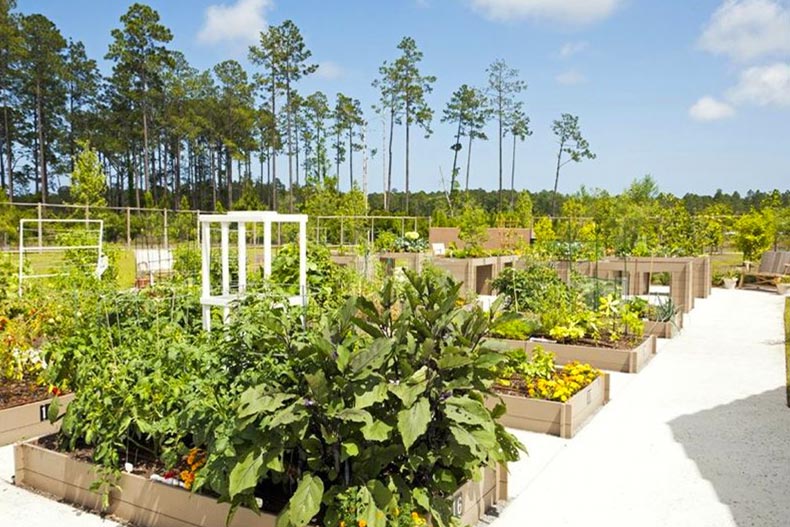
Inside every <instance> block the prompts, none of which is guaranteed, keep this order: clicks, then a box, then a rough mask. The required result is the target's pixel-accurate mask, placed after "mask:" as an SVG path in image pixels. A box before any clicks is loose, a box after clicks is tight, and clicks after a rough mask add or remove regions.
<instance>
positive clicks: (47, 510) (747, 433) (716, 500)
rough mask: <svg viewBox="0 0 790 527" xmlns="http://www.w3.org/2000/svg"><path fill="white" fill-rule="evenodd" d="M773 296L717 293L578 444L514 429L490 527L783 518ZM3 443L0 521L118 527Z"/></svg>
mask: <svg viewBox="0 0 790 527" xmlns="http://www.w3.org/2000/svg"><path fill="white" fill-rule="evenodd" d="M782 305H783V300H782V298H781V297H779V296H778V295H772V294H769V293H763V292H756V291H725V290H721V289H717V290H714V291H713V295H712V296H711V297H710V298H709V299H706V300H698V301H697V304H696V306H697V307H696V308H695V309H694V311H693V312H692V313H691V314H690V315H688V316H687V319H686V324H685V329H684V330H683V332H682V333H681V335H680V336H679V337H677V338H675V339H673V340H671V341H660V344H659V355H658V356H657V357H656V358H655V359H653V361H652V363H651V364H650V365H648V367H647V368H646V369H645V370H643V371H642V372H641V373H639V374H638V375H626V374H613V376H612V377H613V378H612V392H611V393H612V401H611V402H610V403H609V404H608V405H607V406H606V407H605V408H604V409H603V410H601V411H600V412H599V413H598V415H596V416H595V418H594V419H593V420H592V421H590V423H588V425H587V426H586V427H585V428H584V429H583V430H582V431H581V432H580V433H579V434H578V435H577V436H576V437H575V438H574V439H572V440H563V439H559V438H555V437H549V436H544V435H539V434H531V433H529V432H517V434H518V436H519V437H520V438H521V439H522V441H523V442H524V443H525V444H526V445H527V447H528V449H529V451H530V455H529V456H528V457H525V458H524V459H523V460H521V461H519V462H518V463H515V464H513V465H511V477H510V493H511V496H515V497H514V498H513V499H512V500H511V503H510V504H509V506H508V507H507V508H505V509H504V511H503V513H502V514H501V516H500V517H499V518H498V519H497V520H496V521H494V523H493V524H492V527H509V526H520V525H527V524H529V525H547V526H552V527H560V526H572V527H577V526H578V527H590V526H598V525H601V526H604V525H605V526H615V527H616V526H623V527H633V526H639V527H651V526H656V527H658V526H661V527H673V526H677V527H706V526H710V527H730V526H733V527H750V526H754V527H774V526H776V527H780V526H781V527H786V526H787V525H790V409H788V408H787V407H785V406H784V359H783V345H782V335H783V332H782V318H781V317H782ZM12 473H13V453H12V449H11V447H4V448H0V526H2V527H6V526H8V527H52V526H53V525H56V526H58V527H94V526H101V527H116V526H118V525H119V524H117V523H115V522H112V521H109V520H103V519H101V518H100V517H98V516H95V515H92V514H88V513H85V512H82V511H77V510H75V509H73V508H71V507H69V506H68V505H65V504H62V503H56V502H54V501H51V500H48V499H46V498H44V497H42V496H39V495H36V494H33V493H31V492H27V491H25V490H22V489H19V488H17V487H15V486H13V485H12V484H11V474H12Z"/></svg>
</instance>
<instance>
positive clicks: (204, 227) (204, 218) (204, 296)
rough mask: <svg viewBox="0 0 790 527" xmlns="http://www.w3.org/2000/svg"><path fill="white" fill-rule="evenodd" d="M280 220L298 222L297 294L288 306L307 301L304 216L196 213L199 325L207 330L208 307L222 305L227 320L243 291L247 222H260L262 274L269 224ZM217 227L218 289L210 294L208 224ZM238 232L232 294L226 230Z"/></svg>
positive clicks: (267, 268)
mask: <svg viewBox="0 0 790 527" xmlns="http://www.w3.org/2000/svg"><path fill="white" fill-rule="evenodd" d="M280 223H298V224H299V294H298V295H296V296H292V297H290V298H289V299H288V300H289V301H290V303H291V304H292V305H301V306H304V305H306V304H307V215H306V214H280V213H278V212H274V211H237V212H229V213H227V214H201V215H200V216H198V224H199V225H200V243H201V260H202V261H201V283H202V288H201V296H200V304H201V307H202V311H203V328H204V329H205V330H206V331H210V330H211V308H212V307H219V308H222V315H223V317H222V318H223V320H224V321H225V322H226V323H227V321H228V317H229V315H230V307H231V305H232V304H233V303H234V302H235V301H237V300H238V299H239V298H241V297H242V296H244V295H245V294H246V292H247V225H248V224H263V276H264V278H266V279H268V278H269V277H270V276H271V274H272V225H273V224H280ZM212 224H219V226H220V261H221V266H222V288H221V293H220V294H219V295H212V294H211V226H212ZM234 224H235V225H236V227H237V231H238V251H237V253H238V254H237V258H238V269H239V282H238V288H237V291H236V292H235V293H232V292H231V284H230V231H231V225H234Z"/></svg>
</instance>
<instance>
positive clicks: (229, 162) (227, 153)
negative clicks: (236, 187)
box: [225, 147, 233, 210]
mask: <svg viewBox="0 0 790 527" xmlns="http://www.w3.org/2000/svg"><path fill="white" fill-rule="evenodd" d="M225 167H226V168H225V171H226V172H227V177H228V210H230V209H231V207H233V157H232V156H231V155H230V148H227V147H226V148H225Z"/></svg>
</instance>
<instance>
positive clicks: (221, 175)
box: [0, 0, 594, 214]
mask: <svg viewBox="0 0 790 527" xmlns="http://www.w3.org/2000/svg"><path fill="white" fill-rule="evenodd" d="M16 7H17V6H16V0H0V111H2V116H0V141H1V143H2V148H0V185H1V186H2V189H3V190H4V192H5V194H6V197H7V198H9V199H11V200H12V201H13V200H32V199H36V200H40V201H42V202H44V203H47V202H52V201H53V200H54V201H58V200H60V199H62V196H60V195H58V191H59V190H60V187H61V186H60V185H59V184H58V182H59V181H60V180H59V178H60V176H64V175H68V174H71V173H72V171H73V169H74V159H75V155H76V153H77V150H78V149H79V146H78V145H80V144H81V143H85V144H89V145H90V148H92V149H95V150H96V151H97V153H98V156H99V160H100V163H101V165H102V168H103V170H104V173H105V174H106V177H107V180H108V181H107V183H108V191H107V202H108V203H109V204H111V205H116V206H138V207H139V206H145V205H151V203H156V204H158V205H161V206H166V207H174V208H178V207H181V206H185V207H190V208H196V209H197V208H199V209H217V208H231V207H233V205H234V202H235V201H236V200H237V199H239V198H240V195H241V193H242V192H243V190H244V189H245V188H246V189H250V191H253V192H256V193H258V194H259V195H260V198H261V199H262V201H263V203H264V204H265V206H267V207H269V208H272V209H282V210H289V211H291V210H294V209H295V208H299V206H300V204H302V203H303V201H304V189H305V188H306V187H309V186H310V185H314V184H316V183H317V182H320V183H321V184H322V185H323V186H326V185H327V184H328V183H331V184H334V185H336V186H338V188H339V182H340V179H341V178H345V177H346V176H345V171H346V170H347V176H348V182H349V188H354V187H359V186H360V181H359V179H360V175H359V174H355V173H354V167H355V164H354V155H355V154H357V155H360V153H361V155H363V156H364V158H365V162H363V164H362V166H363V174H362V177H363V178H365V177H366V175H367V174H366V171H367V157H368V155H371V156H374V155H376V154H377V153H378V152H377V151H376V149H368V148H367V147H366V138H365V130H366V126H367V122H366V115H365V114H366V112H365V111H364V109H363V108H362V105H361V103H360V101H359V100H358V99H356V98H354V97H353V96H351V95H348V94H344V93H337V94H336V96H335V98H334V99H330V97H329V96H328V95H327V94H325V93H323V92H321V91H316V92H314V93H309V94H308V93H302V92H301V91H299V83H300V80H301V79H303V78H304V77H307V76H309V75H312V74H314V73H315V72H316V70H317V68H318V65H317V64H315V63H313V62H312V61H311V56H312V53H311V51H310V50H309V49H308V48H307V46H306V44H305V42H304V39H303V37H302V34H301V32H300V30H299V28H298V27H297V25H296V24H295V23H294V22H293V21H291V20H286V21H284V22H282V23H281V24H279V25H272V26H269V27H268V28H266V30H264V31H262V32H261V33H260V38H259V40H258V42H257V43H256V44H255V45H253V46H251V47H250V48H249V53H248V58H249V61H250V63H251V64H252V65H253V66H254V71H252V72H248V71H246V70H245V68H244V67H243V66H242V65H241V64H240V63H239V62H238V61H235V60H226V61H223V62H220V63H219V64H217V65H215V66H214V67H213V68H210V69H208V70H205V71H200V70H198V69H196V68H194V67H193V66H191V65H190V64H189V61H188V60H187V58H186V57H185V56H184V54H183V53H181V52H179V51H178V50H175V49H172V48H171V47H170V42H171V41H172V39H173V34H172V32H171V30H170V29H169V28H167V27H166V26H165V25H164V24H163V23H162V21H161V20H160V17H159V14H158V13H157V11H155V10H154V9H153V8H151V7H150V6H147V5H145V4H141V3H135V4H133V5H131V6H130V7H129V9H128V11H127V12H126V13H125V14H124V15H122V16H121V18H120V21H119V22H120V24H119V27H117V28H115V29H113V30H112V31H111V37H112V40H111V43H110V45H109V47H108V50H107V53H106V54H105V56H104V59H106V60H108V61H109V62H110V63H111V64H112V73H111V74H110V75H109V76H104V75H102V74H101V72H100V70H99V68H98V65H97V62H96V60H95V59H94V58H91V57H89V56H88V55H87V53H86V50H85V46H84V45H83V43H82V42H80V41H78V40H72V39H68V38H66V37H64V36H63V35H62V34H61V32H60V30H59V29H58V28H57V26H56V25H55V24H54V23H53V22H52V21H51V20H49V19H48V18H47V17H46V16H44V15H41V14H29V15H26V14H22V13H19V12H17V11H16ZM396 51H397V56H396V57H395V58H394V59H391V60H385V61H383V63H382V65H381V67H380V68H379V72H378V74H379V75H378V77H377V78H376V79H374V80H373V81H372V85H373V86H374V87H376V88H377V90H378V92H379V100H378V102H377V103H376V104H375V105H374V106H373V107H372V108H371V111H373V112H375V113H376V114H377V115H378V116H379V117H380V119H381V120H382V121H383V122H385V123H386V132H385V133H386V136H387V137H386V144H387V151H386V152H381V154H380V155H381V156H383V157H384V163H383V166H385V167H386V168H385V169H384V170H385V171H386V172H385V174H384V176H385V178H384V179H385V181H386V184H385V188H384V191H383V194H382V196H383V202H382V203H381V207H382V210H384V211H391V212H403V213H407V214H408V213H410V212H412V208H413V207H412V205H411V203H410V198H411V195H412V186H413V184H412V181H411V178H410V169H411V159H410V149H411V146H412V135H413V134H414V132H415V131H420V132H422V133H423V134H424V135H425V136H426V137H427V136H429V135H431V134H432V128H431V123H432V121H433V118H434V110H433V109H432V108H431V107H430V105H429V104H428V103H427V101H426V95H427V94H429V93H430V92H431V91H432V89H433V85H434V83H435V82H436V77H435V76H433V75H429V74H427V73H425V72H424V71H423V68H422V64H421V62H422V59H423V54H422V52H421V51H420V50H419V48H418V46H417V43H416V42H415V40H414V39H413V38H411V37H404V38H403V39H402V40H401V41H400V43H399V44H398V45H397V49H396ZM486 74H487V84H486V85H485V86H483V87H473V86H470V85H468V84H464V85H462V86H460V87H459V88H458V89H457V90H456V91H455V92H453V94H452V95H451V97H450V100H449V101H448V102H447V105H446V107H445V108H444V109H443V111H442V116H441V121H442V122H446V123H451V124H452V125H454V128H455V130H456V133H455V135H454V143H453V146H452V158H453V165H452V166H453V168H452V172H451V174H450V181H449V188H447V189H446V190H445V194H446V196H445V200H446V201H447V202H448V203H449V204H450V206H451V208H452V207H453V206H454V205H457V204H458V202H459V199H458V196H459V194H460V192H459V191H461V190H464V191H466V192H468V191H469V176H470V171H471V154H472V146H473V142H474V141H480V140H487V139H488V136H487V134H486V128H487V127H488V126H489V125H491V124H493V125H494V127H495V128H496V136H497V141H498V152H499V155H498V182H499V186H498V190H497V208H498V210H502V209H503V208H506V207H510V208H511V209H512V207H513V206H514V201H515V188H516V181H515V174H516V146H517V143H518V142H519V141H524V140H525V139H526V138H527V137H529V136H530V135H531V134H532V131H531V130H530V128H529V122H530V120H529V117H528V116H527V115H526V112H525V110H524V101H523V100H522V98H521V96H522V94H523V92H524V90H526V87H527V85H526V83H525V82H524V81H523V80H521V79H520V78H519V72H518V71H517V70H515V69H513V68H511V67H509V66H508V65H507V64H506V63H505V62H504V61H503V60H496V61H494V62H493V63H492V64H491V66H490V67H489V68H488V69H487V71H486ZM396 127H397V128H398V130H396ZM401 130H402V133H403V134H404V136H405V141H404V146H403V148H404V152H403V156H404V160H405V163H404V174H403V179H402V181H403V186H402V187H400V188H401V192H395V188H396V186H398V185H396V184H395V183H394V182H393V169H392V167H393V164H392V160H393V157H394V156H395V155H396V154H395V152H393V138H394V136H395V135H396V133H398V132H401ZM554 132H555V134H556V135H557V138H558V145H559V146H558V162H557V173H556V178H557V179H558V178H559V173H560V168H561V166H563V165H564V164H565V163H567V162H569V161H580V160H581V159H582V158H584V157H588V158H589V157H594V155H593V154H592V153H591V152H590V151H589V146H588V145H587V143H586V141H585V140H584V139H583V138H582V137H581V133H580V131H579V126H578V117H575V116H572V115H569V114H565V115H563V116H562V117H561V118H560V119H559V120H557V121H556V122H555V123H554ZM508 140H512V148H511V149H510V150H511V151H510V156H511V159H510V163H511V166H510V182H509V183H510V185H509V186H510V193H509V196H506V195H505V192H506V190H507V184H506V181H505V176H506V166H505V165H506V163H507V161H506V159H505V154H504V153H503V151H504V149H505V148H506V142H507V141H508ZM464 148H466V160H465V168H464V169H463V170H462V167H461V164H462V160H460V159H459V157H460V153H461V150H462V149H464ZM282 156H284V157H285V159H286V160H287V161H286V162H285V163H283V165H285V166H287V174H278V167H281V166H282V165H280V164H278V162H277V160H278V158H281V157H282ZM563 158H565V159H563ZM254 164H257V167H254ZM254 168H255V172H257V175H258V177H257V179H254V178H253V171H254V170H253V169H254ZM462 174H463V182H464V183H463V184H462V183H461V181H462ZM363 186H364V185H363ZM554 194H555V195H556V185H555V192H554ZM394 198H398V199H397V200H396V199H394ZM508 201H509V203H508Z"/></svg>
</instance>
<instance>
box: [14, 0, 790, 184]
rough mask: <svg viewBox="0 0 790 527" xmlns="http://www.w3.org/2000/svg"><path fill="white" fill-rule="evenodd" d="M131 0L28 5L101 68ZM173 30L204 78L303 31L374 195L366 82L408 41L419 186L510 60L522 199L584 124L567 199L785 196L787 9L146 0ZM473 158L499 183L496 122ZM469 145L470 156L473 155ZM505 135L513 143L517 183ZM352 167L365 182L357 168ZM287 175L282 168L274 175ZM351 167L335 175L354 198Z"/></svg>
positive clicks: (399, 177) (762, 2) (601, 2)
mask: <svg viewBox="0 0 790 527" xmlns="http://www.w3.org/2000/svg"><path fill="white" fill-rule="evenodd" d="M131 3H132V2H129V1H126V0H124V1H122V0H112V1H107V0H69V1H63V0H18V11H20V12H22V13H25V14H31V13H42V14H44V15H46V16H47V17H49V18H50V19H52V20H53V21H54V22H55V23H56V25H57V26H58V27H59V28H60V30H61V32H62V33H63V34H64V36H66V37H70V38H72V39H74V40H81V41H83V42H84V43H85V45H86V48H87V51H88V54H89V55H90V56H91V57H92V58H95V59H97V60H99V63H100V66H101V68H102V70H103V71H104V72H105V73H106V74H109V72H110V71H111V64H108V63H107V62H105V61H104V60H103V56H104V55H105V53H106V52H107V47H108V45H109V42H110V31H111V30H112V29H113V28H116V27H120V21H119V18H120V16H121V15H122V14H123V13H124V12H125V11H126V9H127V8H128V6H129V5H130V4H131ZM148 4H149V5H151V6H152V7H153V8H155V9H156V10H157V11H158V12H159V13H160V15H161V18H162V22H163V23H164V24H165V25H166V26H168V27H169V28H170V29H171V30H172V32H173V35H174V39H173V41H172V43H171V47H172V48H173V49H178V50H180V51H182V52H184V53H185V54H186V56H187V58H188V60H189V61H190V63H191V64H192V65H193V66H195V67H197V68H200V69H208V68H211V67H212V66H213V65H214V64H217V63H219V62H221V61H223V60H226V59H236V60H239V61H240V62H241V63H242V64H244V65H245V66H246V67H247V69H248V71H249V72H252V71H255V66H253V65H251V64H249V62H248V61H247V49H248V47H249V45H250V44H254V43H255V42H256V41H257V39H258V35H259V33H260V31H261V30H263V29H265V28H266V27H267V25H273V24H280V23H282V22H283V21H284V20H287V19H291V20H293V21H294V22H295V23H296V24H297V25H298V26H299V28H300V29H301V31H302V34H303V35H304V37H305V40H306V43H307V45H308V47H309V48H310V50H311V51H312V53H313V57H312V59H313V61H314V63H317V64H319V68H318V71H317V73H316V74H314V75H312V76H311V77H309V78H306V79H305V80H303V81H302V82H301V83H300V84H299V86H298V89H299V91H300V92H303V93H305V94H309V93H312V92H313V91H315V90H321V91H323V92H325V93H326V94H327V95H328V96H329V97H330V99H334V96H335V94H336V93H337V92H342V93H344V94H346V95H350V96H352V97H355V98H358V99H359V100H360V101H361V102H362V105H363V108H364V109H365V113H366V117H367V119H368V121H369V125H368V134H367V135H368V141H367V142H368V147H369V148H377V149H378V150H379V153H378V154H377V155H376V156H374V157H373V158H371V159H369V162H368V190H369V191H370V192H377V191H380V190H381V189H382V171H383V167H382V161H383V157H382V156H381V153H380V152H381V151H382V141H383V137H382V124H381V121H380V119H379V118H378V116H377V115H376V114H375V113H374V112H373V111H372V110H371V105H373V104H375V103H376V101H377V99H378V94H377V91H376V90H375V88H373V87H372V86H371V82H372V81H373V80H374V79H375V78H376V77H377V75H378V68H379V66H380V65H381V64H382V62H383V61H384V60H390V61H391V60H393V59H395V58H396V57H397V49H396V46H397V44H398V42H399V41H400V40H401V38H403V37H404V36H411V37H413V38H414V39H415V40H416V42H417V45H418V47H419V48H420V49H421V50H422V52H423V53H424V59H423V62H422V64H421V69H422V72H423V73H424V74H430V75H435V76H436V77H437V81H436V83H435V85H434V89H433V92H432V93H431V94H430V95H429V98H428V100H429V103H430V105H431V106H432V108H433V109H434V119H433V123H432V128H433V134H432V135H431V136H430V137H429V138H428V139H425V138H424V137H423V135H422V134H421V133H413V134H412V146H411V150H412V163H411V181H412V183H411V187H412V190H439V189H442V188H446V186H447V185H448V184H449V183H448V180H449V174H450V172H451V168H452V151H451V150H450V146H451V145H452V144H453V143H454V137H453V133H454V132H453V130H454V127H453V126H452V125H450V124H445V123H440V118H441V114H442V109H443V108H444V106H445V105H446V103H447V101H448V99H449V98H450V95H451V94H452V92H453V91H454V90H456V89H457V88H458V87H459V86H460V85H461V84H464V83H466V84H469V85H472V86H478V87H485V85H486V82H487V75H486V68H487V67H488V66H489V65H490V64H491V63H492V62H493V61H494V60H495V59H504V60H505V61H506V62H507V64H508V65H509V66H511V67H513V68H516V69H517V70H519V73H520V78H521V79H523V80H524V81H526V82H527V84H528V89H527V90H526V91H525V92H523V93H522V94H521V95H520V97H521V100H523V101H524V104H525V108H526V112H527V115H528V116H529V117H530V119H531V126H530V127H531V129H532V130H533V135H532V136H530V137H529V138H527V140H526V141H525V142H523V143H519V144H518V146H517V152H516V156H517V164H516V188H517V189H528V190H531V191H538V190H541V189H551V188H552V187H553V184H554V170H555V163H556V157H557V148H558V145H557V142H556V138H555V136H554V135H553V133H552V130H551V125H552V121H553V120H555V119H558V118H559V117H560V115H561V114H562V113H571V114H574V115H577V116H578V117H579V123H580V127H581V130H582V133H583V135H584V137H585V138H586V139H587V140H588V141H589V143H590V147H591V150H592V151H593V152H594V153H595V154H596V155H597V157H596V159H594V160H584V161H582V162H580V163H569V164H568V165H566V166H564V167H563V169H562V172H561V176H560V182H559V190H560V191H561V192H566V193H567V192H574V191H576V190H578V189H579V188H580V186H581V185H584V186H586V187H587V188H588V189H596V188H601V189H605V190H608V191H610V192H620V191H622V190H623V189H624V188H625V187H627V186H628V185H629V184H630V183H631V182H632V181H633V180H634V179H636V178H639V177H641V176H643V175H645V174H651V175H652V176H653V178H654V179H655V180H656V181H657V183H658V185H659V188H660V190H662V191H667V192H672V193H674V194H676V195H683V194H685V193H688V192H691V193H698V194H712V193H713V192H715V191H716V190H717V189H722V190H724V191H725V192H732V191H734V190H737V191H739V192H741V193H744V192H746V191H747V190H749V189H755V190H757V189H760V190H771V189H774V188H777V189H779V190H781V191H784V190H787V189H788V188H790V142H789V141H788V131H790V130H789V128H790V0H693V1H688V0H662V1H656V0H376V1H371V0H335V1H327V0H150V1H149V2H148ZM403 135H404V133H403V130H402V129H400V130H397V131H396V137H395V147H394V156H393V186H394V187H396V188H399V189H402V188H403V177H404V176H403V174H404V146H403ZM488 135H489V138H490V139H489V140H488V141H485V142H482V141H481V142H476V143H475V144H474V145H473V147H472V170H471V181H470V186H471V187H473V188H477V187H482V188H487V189H496V188H497V187H498V162H497V141H496V135H497V134H496V132H495V131H494V124H493V123H491V125H490V126H489V129H488ZM465 148H466V145H465V144H464V150H463V151H462V153H461V154H462V158H464V156H465V155H466V150H465ZM511 149H512V143H511V140H510V138H509V137H508V138H506V142H505V149H504V150H505V156H504V162H505V170H504V171H505V185H506V186H509V174H510V153H511ZM360 158H361V156H360V155H358V156H356V159H355V175H356V176H359V175H360V174H361V172H362V170H361V159H360ZM278 170H279V174H283V173H284V172H283V171H282V170H281V169H278ZM347 177H348V176H347V169H344V168H341V181H342V184H343V185H344V187H348V181H347Z"/></svg>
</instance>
